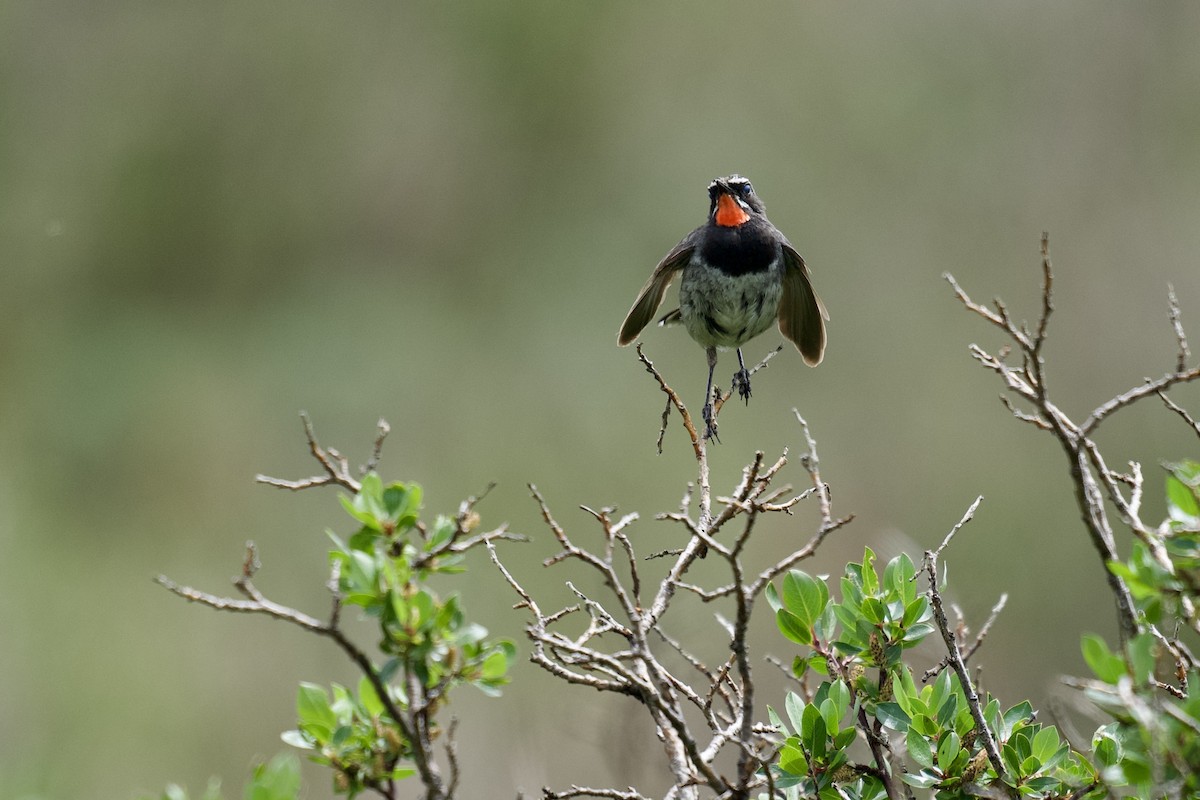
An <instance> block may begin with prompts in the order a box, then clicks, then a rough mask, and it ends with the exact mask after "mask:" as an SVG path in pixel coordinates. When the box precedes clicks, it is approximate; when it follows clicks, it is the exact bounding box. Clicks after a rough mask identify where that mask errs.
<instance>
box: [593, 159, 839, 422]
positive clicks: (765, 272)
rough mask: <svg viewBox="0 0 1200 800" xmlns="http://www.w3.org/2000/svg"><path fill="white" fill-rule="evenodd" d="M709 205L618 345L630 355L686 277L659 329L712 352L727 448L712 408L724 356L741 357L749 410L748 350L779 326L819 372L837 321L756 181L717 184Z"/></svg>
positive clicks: (646, 291)
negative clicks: (672, 330)
mask: <svg viewBox="0 0 1200 800" xmlns="http://www.w3.org/2000/svg"><path fill="white" fill-rule="evenodd" d="M708 198H709V209H708V219H707V220H705V222H704V224H703V225H701V226H700V227H698V228H696V229H695V230H694V231H692V232H691V233H689V234H688V235H687V236H685V237H683V240H682V241H680V242H679V244H677V245H675V246H674V247H673V248H671V250H670V252H668V253H667V254H666V255H665V256H663V259H662V260H661V261H659V262H658V266H656V267H655V268H654V272H653V273H652V274H651V275H650V279H649V280H648V281H647V282H646V285H645V286H643V287H642V290H641V292H639V293H638V296H637V299H636V300H634V302H633V306H632V307H631V308H630V309H629V313H628V314H627V315H626V317H625V322H624V323H623V324H622V325H621V330H620V331H619V332H618V334H617V344H619V345H620V346H622V347H624V346H626V345H628V344H630V343H631V342H633V341H634V340H635V339H636V338H637V336H638V334H640V333H641V332H642V330H643V329H644V328H645V327H646V326H647V325H648V324H649V323H650V321H651V320H652V319H653V318H654V316H655V315H656V314H657V313H658V309H659V306H661V305H662V302H663V297H664V295H665V294H666V292H667V288H668V287H669V286H670V285H671V283H672V281H674V280H675V277H676V275H677V274H678V273H682V277H681V279H680V282H679V308H677V309H676V310H674V311H672V312H670V313H669V314H667V315H666V316H664V317H663V318H662V319H660V320H659V325H663V326H665V325H675V324H682V325H683V326H684V327H685V328H686V329H687V332H688V334H689V335H690V336H691V337H692V339H694V340H695V341H696V342H697V343H698V344H699V345H700V346H701V347H703V348H704V349H705V353H706V355H707V357H708V386H707V388H706V389H705V392H704V409H703V412H702V416H703V419H704V424H705V429H704V439H705V440H708V439H713V440H714V441H717V442H719V441H720V439H719V438H718V437H717V421H716V415H715V412H714V409H713V400H712V393H713V372H714V370H715V369H716V366H717V351H718V350H728V349H731V348H732V349H736V350H737V357H738V370H737V372H736V373H734V376H733V386H734V388H735V389H736V390H737V392H738V394H739V395H740V396H741V398H742V399H743V400H745V401H746V402H747V403H749V402H750V372H749V370H747V369H746V362H745V361H744V360H743V358H742V349H741V348H742V345H744V344H745V343H746V342H748V341H750V340H751V339H753V338H754V337H755V336H758V335H759V334H761V333H763V332H764V331H766V330H767V329H768V328H770V327H771V323H772V322H776V323H777V324H778V325H779V332H780V333H782V334H783V336H784V338H786V339H788V340H789V341H791V342H792V344H794V345H795V346H796V349H797V350H799V351H800V355H801V356H802V357H803V359H804V362H805V363H806V364H808V365H809V366H810V367H815V366H817V365H818V364H820V363H821V360H822V359H823V358H824V357H825V321H826V320H827V319H829V314H828V312H827V311H826V310H825V304H824V303H823V302H822V301H821V298H820V297H819V296H818V295H817V293H816V291H814V289H813V286H812V280H811V278H810V277H809V273H808V267H807V266H806V265H805V263H804V258H803V257H801V255H800V253H799V252H797V251H796V248H795V247H793V246H792V243H791V242H789V241H788V239H787V237H786V236H784V235H783V234H782V233H781V232H780V231H779V229H778V228H776V227H775V226H774V225H772V224H771V222H770V220H768V219H767V216H766V209H765V206H764V205H763V202H762V200H760V199H759V197H758V195H757V194H756V193H755V191H754V187H753V185H751V183H750V181H749V180H747V179H746V178H744V177H742V176H741V175H729V176H727V177H724V178H716V179H715V180H713V181H712V182H711V183H710V184H709V185H708Z"/></svg>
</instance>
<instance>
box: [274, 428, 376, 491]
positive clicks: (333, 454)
mask: <svg viewBox="0 0 1200 800" xmlns="http://www.w3.org/2000/svg"><path fill="white" fill-rule="evenodd" d="M300 420H301V422H303V423H304V437H305V438H306V439H307V440H308V449H309V451H310V452H311V453H312V455H313V458H315V459H316V460H317V461H318V462H319V463H320V464H321V466H322V467H324V468H325V474H324V475H316V476H313V477H311V478H301V479H300V480H286V479H283V478H272V477H270V476H268V475H261V474H260V475H256V476H254V480H255V481H257V482H258V483H265V484H267V485H268V486H275V487H278V488H280V489H290V490H292V491H300V490H302V489H311V488H313V487H314V486H326V485H328V484H331V483H333V484H337V485H338V486H343V487H345V488H346V489H349V490H350V491H351V492H354V493H355V494H357V493H358V491H359V490H360V489H361V488H362V484H360V483H359V482H358V480H357V479H356V478H355V477H354V476H353V475H351V474H350V462H349V461H348V460H347V459H346V458H345V457H344V456H342V455H341V454H340V453H338V452H337V451H336V450H332V449H327V448H324V447H322V446H321V445H320V444H319V443H318V442H317V434H316V432H315V431H314V430H313V424H312V420H311V419H309V417H308V412H306V411H301V412H300ZM388 430H390V427H389V426H388V424H387V422H386V421H384V420H382V419H381V420H379V433H378V435H377V436H376V439H375V448H374V450H373V455H372V459H373V460H377V459H376V455H377V454H378V453H379V451H380V450H381V448H382V447H383V440H384V438H385V437H386V436H387V431H388Z"/></svg>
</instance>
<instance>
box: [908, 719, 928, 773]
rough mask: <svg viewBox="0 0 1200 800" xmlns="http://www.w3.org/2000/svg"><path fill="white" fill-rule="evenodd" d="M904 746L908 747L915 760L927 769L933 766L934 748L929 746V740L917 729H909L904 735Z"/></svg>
mask: <svg viewBox="0 0 1200 800" xmlns="http://www.w3.org/2000/svg"><path fill="white" fill-rule="evenodd" d="M904 746H905V748H907V749H908V754H909V755H910V756H912V760H913V761H915V762H917V763H918V764H920V765H921V766H922V767H925V768H926V769H930V768H932V767H933V749H932V748H931V747H930V746H929V740H928V739H926V738H925V737H924V736H922V735H921V734H920V733H917V731H916V730H915V729H913V728H909V729H908V733H907V734H905V736H904Z"/></svg>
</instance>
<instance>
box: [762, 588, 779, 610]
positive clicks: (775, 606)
mask: <svg viewBox="0 0 1200 800" xmlns="http://www.w3.org/2000/svg"><path fill="white" fill-rule="evenodd" d="M763 594H764V595H765V596H766V598H767V605H769V606H770V607H771V610H772V611H779V609H781V608H783V601H782V600H780V599H779V592H777V591H775V584H773V583H768V584H767V590H766V591H765V592H763Z"/></svg>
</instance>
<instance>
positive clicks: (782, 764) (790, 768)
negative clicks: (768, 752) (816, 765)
mask: <svg viewBox="0 0 1200 800" xmlns="http://www.w3.org/2000/svg"><path fill="white" fill-rule="evenodd" d="M779 768H780V769H781V770H783V771H784V772H786V773H788V774H789V775H807V774H808V759H807V758H805V757H804V751H803V750H801V749H800V748H799V747H796V746H793V745H791V744H785V745H784V746H783V747H782V748H781V749H780V751H779Z"/></svg>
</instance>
